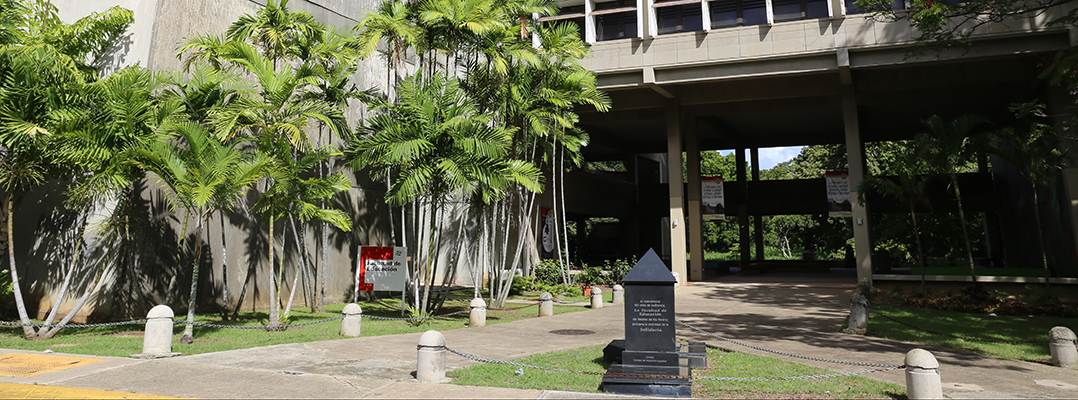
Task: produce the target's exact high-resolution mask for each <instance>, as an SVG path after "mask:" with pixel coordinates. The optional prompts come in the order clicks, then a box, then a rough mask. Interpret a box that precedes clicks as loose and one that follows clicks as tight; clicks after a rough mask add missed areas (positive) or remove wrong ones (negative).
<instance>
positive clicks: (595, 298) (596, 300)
mask: <svg viewBox="0 0 1078 400" xmlns="http://www.w3.org/2000/svg"><path fill="white" fill-rule="evenodd" d="M591 308H603V289H599V288H592V289H591Z"/></svg>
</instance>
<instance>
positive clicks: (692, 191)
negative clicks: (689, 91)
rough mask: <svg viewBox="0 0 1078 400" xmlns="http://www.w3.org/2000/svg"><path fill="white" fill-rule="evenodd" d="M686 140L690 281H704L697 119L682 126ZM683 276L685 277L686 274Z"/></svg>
mask: <svg viewBox="0 0 1078 400" xmlns="http://www.w3.org/2000/svg"><path fill="white" fill-rule="evenodd" d="M682 130H683V131H684V133H685V135H684V139H685V154H686V156H685V164H686V165H685V168H686V169H687V172H688V174H687V175H688V200H689V201H688V203H689V205H688V207H689V215H688V221H689V224H688V225H689V226H688V228H689V229H688V235H689V237H688V239H689V240H688V241H689V252H690V253H689V254H690V255H689V259H690V260H692V262H690V263H689V267H688V268H689V269H690V271H689V275H688V277H689V279H691V280H694V281H699V280H703V279H704V216H703V212H702V210H701V208H700V207H701V205H700V203H701V201H702V198H703V188H702V187H701V185H702V182H701V181H700V143H699V141H698V140H697V138H696V117H694V116H691V115H690V116H687V117H686V118H685V125H684V126H682ZM681 276H685V275H684V274H683V275H681Z"/></svg>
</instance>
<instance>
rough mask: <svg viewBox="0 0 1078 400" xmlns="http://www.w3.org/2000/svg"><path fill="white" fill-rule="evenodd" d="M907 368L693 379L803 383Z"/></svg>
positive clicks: (892, 367)
mask: <svg viewBox="0 0 1078 400" xmlns="http://www.w3.org/2000/svg"><path fill="white" fill-rule="evenodd" d="M905 367H906V366H905V365H892V366H890V367H887V368H884V369H868V370H864V371H857V372H841V373H835V374H824V375H803V376H784V377H779V378H741V377H725V376H695V375H694V376H693V377H692V378H693V379H703V380H709V381H735V382H767V381H803V380H812V379H830V378H841V377H846V376H857V375H865V374H871V373H874V372H888V371H894V370H896V369H899V368H905Z"/></svg>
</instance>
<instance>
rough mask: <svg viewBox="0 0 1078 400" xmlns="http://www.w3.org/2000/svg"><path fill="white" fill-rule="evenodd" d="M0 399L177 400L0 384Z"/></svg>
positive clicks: (88, 390) (54, 387)
mask: <svg viewBox="0 0 1078 400" xmlns="http://www.w3.org/2000/svg"><path fill="white" fill-rule="evenodd" d="M0 398H5V399H177V398H178V397H167V396H154V395H148V394H138V393H121V392H110V391H107V390H96V389H79V388H69V387H62V386H45V385H25V384H21V383H0Z"/></svg>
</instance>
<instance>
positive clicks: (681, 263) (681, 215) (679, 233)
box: [666, 100, 688, 277]
mask: <svg viewBox="0 0 1078 400" xmlns="http://www.w3.org/2000/svg"><path fill="white" fill-rule="evenodd" d="M681 151H682V148H681V110H680V109H679V106H678V104H677V101H675V100H670V102H669V103H667V105H666V158H667V163H668V165H667V173H668V174H669V175H668V177H669V179H668V180H667V182H669V185H670V226H669V227H668V228H669V229H670V271H671V272H677V273H678V274H680V276H683V277H684V276H688V274H687V271H686V269H687V268H686V267H687V265H686V264H687V263H686V262H685V261H686V260H685V253H686V248H685V241H686V240H687V234H686V229H685V185H684V184H683V183H682V182H684V181H685V179H684V178H683V177H682V174H681Z"/></svg>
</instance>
